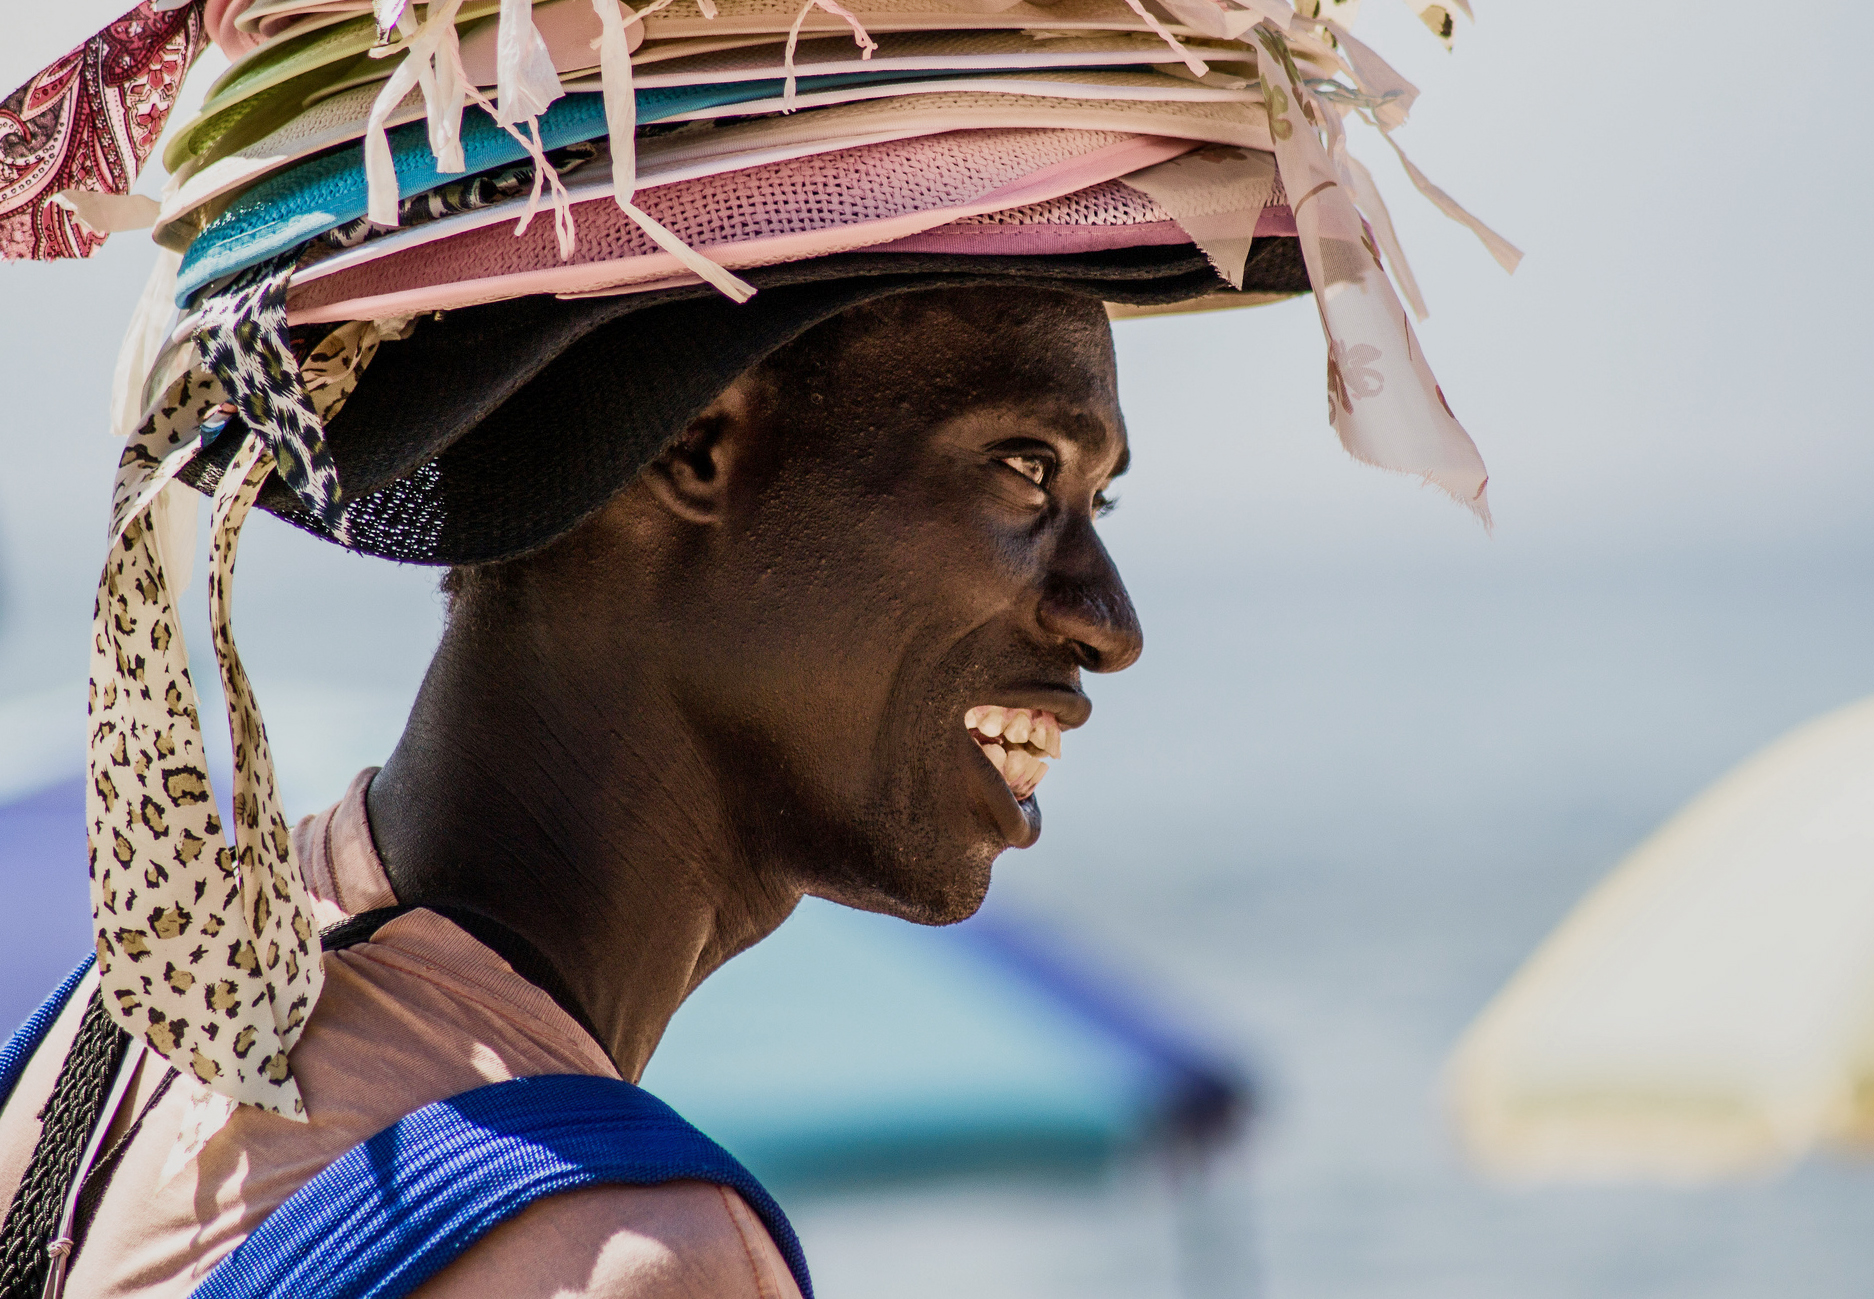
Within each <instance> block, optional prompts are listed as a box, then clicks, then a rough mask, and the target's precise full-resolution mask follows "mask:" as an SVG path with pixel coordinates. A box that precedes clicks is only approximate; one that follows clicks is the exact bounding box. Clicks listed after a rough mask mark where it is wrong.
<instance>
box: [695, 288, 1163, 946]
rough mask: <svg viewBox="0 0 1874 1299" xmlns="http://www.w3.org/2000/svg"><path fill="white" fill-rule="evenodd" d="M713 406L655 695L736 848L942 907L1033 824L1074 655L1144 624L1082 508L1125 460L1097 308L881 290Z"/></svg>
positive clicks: (1123, 661)
mask: <svg viewBox="0 0 1874 1299" xmlns="http://www.w3.org/2000/svg"><path fill="white" fill-rule="evenodd" d="M718 410H719V411H726V412H727V414H726V416H725V417H724V418H725V420H726V423H727V425H728V426H727V427H725V428H723V430H722V432H721V437H722V438H724V439H725V440H730V441H738V440H739V445H737V446H734V447H732V448H731V449H730V450H729V452H728V454H727V456H726V460H724V461H723V463H726V466H727V467H726V469H723V470H722V471H721V472H723V473H725V474H726V475H727V481H726V482H724V483H722V484H721V485H720V490H721V492H722V494H723V499H724V505H723V511H722V516H721V520H720V522H719V524H718V525H717V526H715V527H714V528H712V529H709V530H708V531H707V532H706V533H705V534H704V535H703V536H702V537H699V538H698V541H699V544H700V545H701V547H702V551H703V552H704V553H699V554H697V555H696V556H695V558H696V560H697V561H698V562H696V563H695V564H693V565H685V566H684V567H685V569H686V570H687V572H686V575H685V580H686V581H687V582H688V584H689V585H688V589H687V590H686V591H685V592H683V593H682V595H683V597H684V598H685V599H687V601H688V607H689V608H690V609H692V610H693V611H694V613H695V614H696V615H697V616H696V617H695V618H694V619H686V620H685V621H686V622H687V623H688V626H687V628H685V629H684V630H685V634H684V635H683V640H684V641H685V642H686V644H685V649H684V651H683V652H684V653H685V655H686V657H687V659H688V663H687V671H685V672H683V673H682V674H680V678H679V679H681V680H683V681H684V682H685V685H684V687H683V693H684V696H685V697H684V698H682V699H680V700H677V701H675V702H677V703H678V705H679V706H680V707H681V708H682V709H683V711H684V712H685V713H686V714H687V715H688V716H689V717H690V718H691V719H692V722H693V725H694V731H695V734H696V736H697V739H698V741H699V745H700V747H701V749H702V752H701V753H699V754H698V755H697V756H699V757H702V758H703V759H704V761H703V762H702V764H701V767H702V768H704V769H706V770H707V771H709V772H710V776H709V779H710V780H711V781H712V783H716V787H717V789H719V790H720V791H721V796H722V797H724V798H725V799H726V800H727V801H728V803H729V805H730V810H731V815H732V817H733V819H734V823H735V825H736V838H737V839H738V840H739V842H740V844H741V846H742V851H743V852H744V853H745V854H746V860H747V861H748V862H749V864H750V865H751V866H752V867H753V868H755V869H756V870H759V871H772V870H783V871H787V872H790V873H791V874H792V875H793V877H794V879H795V882H796V886H797V887H800V888H801V889H803V890H804V891H805V892H808V893H813V894H817V895H820V896H824V897H828V898H831V899H833V900H836V901H840V902H843V903H846V904H848V905H852V906H857V907H862V908H865V909H868V910H877V911H884V912H889V913H893V914H897V915H901V916H904V917H906V918H908V919H912V920H917V921H922V922H925V923H938V924H941V923H948V922H952V921H955V920H959V919H962V918H963V917H965V916H967V915H969V914H970V913H971V912H972V911H974V910H975V909H976V907H977V906H979V905H980V904H981V901H982V898H983V895H984V893H985V891H986V890H987V888H988V883H989V872H990V867H991V864H992V863H993V862H994V860H995V858H996V857H997V856H998V855H999V854H1000V853H1001V852H1002V851H1003V850H1004V849H1005V848H1008V847H1010V846H1014V847H1026V846H1028V845H1029V844H1031V843H1033V842H1034V841H1035V839H1036V838H1037V837H1038V836H1039V834H1040V830H1041V812H1040V807H1039V804H1038V802H1037V799H1036V796H1035V793H1034V785H1035V784H1036V783H1038V780H1039V778H1040V776H1041V775H1042V774H1045V773H1044V771H1043V769H1042V764H1041V761H1040V755H1042V754H1044V753H1046V754H1057V753H1058V752H1059V747H1060V731H1061V730H1063V729H1071V728H1072V727H1075V726H1079V725H1081V724H1082V723H1084V722H1085V721H1086V720H1087V718H1088V716H1089V714H1090V712H1091V705H1090V703H1089V701H1088V700H1087V698H1086V696H1085V695H1084V694H1083V693H1082V691H1081V672H1082V670H1083V669H1084V670H1089V671H1102V672H1104V671H1117V670H1118V669H1120V668H1123V667H1126V666H1127V665H1129V664H1130V663H1132V662H1133V660H1135V659H1136V658H1137V657H1138V654H1139V650H1140V646H1141V639H1140V631H1139V627H1138V622H1137V618H1136V616H1135V614H1134V612H1133V609H1132V606H1131V603H1130V601H1129V599H1128V597H1127V595H1126V592H1125V588H1124V586H1123V585H1122V583H1121V581H1120V579H1119V575H1118V573H1117V572H1116V570H1115V569H1114V567H1113V565H1112V562H1111V560H1110V559H1109V557H1108V556H1107V554H1106V551H1105V549H1104V547H1103V546H1102V545H1101V543H1100V541H1099V538H1098V537H1097V535H1096V534H1095V532H1094V520H1095V519H1096V517H1097V516H1098V515H1099V513H1100V512H1101V510H1102V508H1103V507H1104V505H1105V504H1106V495H1105V494H1106V491H1107V489H1108V487H1109V485H1110V484H1111V481H1112V479H1113V478H1114V476H1115V475H1116V474H1118V473H1120V472H1122V471H1123V469H1124V467H1125V461H1126V457H1127V446H1126V437H1125V430H1124V425H1123V422H1122V420H1121V417H1120V413H1119V407H1118V402H1117V394H1116V387H1115V376H1114V369H1113V355H1112V345H1111V338H1110V334H1109V332H1108V327H1107V323H1106V319H1105V315H1104V313H1103V311H1102V309H1101V308H1100V305H1099V304H1098V303H1096V302H1091V301H1086V300H1081V299H1075V298H1068V297H1065V296H1059V295H1051V294H1038V293H1034V292H1026V291H1023V292H1017V291H1009V290H989V289H976V290H956V291H949V292H941V293H927V294H920V295H916V296H914V297H909V298H903V299H896V300H887V301H886V302H885V303H884V304H883V305H882V306H880V307H874V308H866V309H861V310H859V311H856V312H851V313H848V314H847V315H846V316H843V317H840V318H838V319H836V320H834V321H832V322H829V324H827V325H824V326H821V327H820V328H819V329H817V330H815V331H812V332H811V333H809V334H808V335H807V336H806V337H805V338H803V339H802V340H801V341H800V342H798V343H796V344H794V345H792V346H791V347H790V348H788V349H784V351H783V352H782V353H780V354H778V355H777V356H776V357H775V358H773V359H772V360H771V361H770V362H769V363H768V364H766V365H764V366H762V367H760V368H758V370H757V371H755V372H753V373H752V374H751V375H749V376H745V378H744V380H742V381H741V382H739V383H738V385H737V388H736V389H735V390H732V391H731V393H730V394H728V396H727V400H726V402H725V403H724V404H723V405H719V407H718ZM705 426H707V421H705ZM701 449H702V448H698V450H699V451H700V450H701ZM683 454H694V453H692V452H682V453H680V455H683ZM703 472H709V473H713V472H716V470H715V469H714V468H706V469H705V470H704V471H703ZM672 603H673V604H682V603H684V600H676V599H673V601H672ZM1070 743H1071V742H1070ZM699 774H700V772H699Z"/></svg>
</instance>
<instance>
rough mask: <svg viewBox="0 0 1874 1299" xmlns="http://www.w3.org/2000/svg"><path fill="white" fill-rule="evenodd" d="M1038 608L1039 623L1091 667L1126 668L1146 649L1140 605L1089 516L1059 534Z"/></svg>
mask: <svg viewBox="0 0 1874 1299" xmlns="http://www.w3.org/2000/svg"><path fill="white" fill-rule="evenodd" d="M1037 612H1038V616H1039V618H1040V622H1041V629H1042V630H1043V631H1044V632H1046V633H1048V634H1049V635H1051V636H1058V637H1060V638H1061V640H1062V641H1064V642H1066V644H1067V646H1068V648H1069V649H1071V650H1072V651H1073V653H1074V657H1075V658H1076V659H1077V660H1078V662H1079V664H1080V666H1081V667H1083V668H1085V669H1086V670H1087V671H1089V672H1118V671H1120V670H1121V669H1123V668H1129V667H1131V666H1132V665H1133V664H1134V663H1136V662H1138V659H1139V655H1140V653H1142V652H1143V651H1144V649H1145V632H1144V631H1143V630H1142V629H1141V628H1140V626H1139V614H1138V610H1136V609H1134V608H1133V607H1132V597H1131V596H1129V595H1127V594H1126V584H1125V583H1124V582H1123V581H1121V580H1120V577H1119V569H1118V568H1117V567H1116V566H1115V565H1114V564H1113V557H1112V556H1111V555H1109V554H1107V553H1106V547H1105V546H1104V545H1102V544H1101V543H1100V538H1099V534H1098V533H1096V532H1094V530H1093V527H1092V524H1091V523H1090V522H1085V523H1082V524H1081V526H1079V527H1077V528H1075V529H1074V530H1073V532H1072V533H1071V534H1070V535H1069V536H1067V537H1064V538H1063V539H1062V545H1061V547H1060V549H1059V550H1057V551H1056V552H1055V555H1054V563H1053V564H1051V565H1050V566H1049V569H1048V573H1047V576H1046V578H1045V579H1044V580H1043V583H1042V590H1041V607H1040V609H1039V610H1038V611H1037Z"/></svg>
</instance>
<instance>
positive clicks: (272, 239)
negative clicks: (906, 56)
mask: <svg viewBox="0 0 1874 1299" xmlns="http://www.w3.org/2000/svg"><path fill="white" fill-rule="evenodd" d="M968 75H973V74H971V73H967V72H907V71H897V72H890V71H886V72H850V73H840V74H837V75H834V76H824V77H801V78H800V79H799V80H798V82H797V83H796V84H797V87H798V89H799V90H800V92H801V93H802V94H806V93H808V92H810V91H814V90H833V89H837V88H839V87H842V86H852V85H866V84H873V83H881V82H896V81H939V80H944V79H946V78H951V77H958V76H968ZM784 84H785V83H784V82H783V81H781V80H780V79H778V78H777V79H774V80H770V81H736V82H729V83H726V84H723V85H713V86H652V87H649V88H646V89H643V90H640V91H638V92H637V100H638V123H639V125H648V124H649V123H651V122H660V121H663V120H664V119H665V118H670V117H675V116H677V115H678V114H680V113H693V112H697V111H699V110H701V109H705V108H718V107H721V106H722V105H724V104H744V103H749V102H751V101H753V100H759V99H772V98H774V97H776V96H777V95H779V94H781V92H782V88H783V86H784ZM604 134H605V101H604V97H603V96H602V95H597V94H588V93H575V94H569V95H564V96H562V97H561V98H559V99H556V100H554V101H553V103H552V105H551V106H549V107H548V109H547V111H546V112H545V113H542V114H541V115H540V142H541V144H542V145H543V146H544V147H546V148H547V149H559V148H563V147H565V146H566V145H569V144H577V143H578V142H579V141H581V140H594V139H597V138H598V137H600V136H602V135H604ZM387 138H388V139H389V141H390V155H391V163H392V165H393V166H394V168H395V169H396V172H397V192H398V194H399V195H400V196H401V197H403V198H409V197H411V196H412V195H415V194H421V193H424V192H426V191H428V190H432V189H435V188H437V187H438V186H440V185H446V184H448V183H449V182H451V181H456V180H461V179H462V178H463V177H465V176H472V175H474V174H475V173H477V172H482V171H487V170H488V169H489V168H490V167H500V166H504V165H506V164H507V163H510V162H518V161H520V160H521V159H522V158H525V157H526V156H527V152H526V150H524V149H522V148H521V146H520V145H519V144H518V143H516V142H515V140H514V137H513V136H511V135H509V134H508V133H507V132H506V131H504V130H503V129H501V128H500V127H499V126H497V125H495V120H494V118H492V117H490V116H489V115H488V114H487V113H485V112H482V111H481V110H480V109H478V108H471V109H469V110H467V111H465V112H464V113H463V114H462V156H463V162H464V164H465V166H464V170H462V171H459V172H449V173H446V174H445V173H443V172H440V171H438V170H436V155H435V154H433V153H431V152H430V148H429V128H428V126H426V125H425V124H424V123H422V122H407V123H405V124H404V125H402V126H399V127H396V128H394V129H393V130H391V131H389V132H387ZM366 196H367V186H366V184H365V178H364V145H363V143H362V142H360V143H356V144H350V145H346V146H345V147H343V148H340V149H335V150H333V151H332V152H331V153H327V154H321V155H320V156H318V157H316V158H312V159H309V160H308V161H306V162H302V163H300V164H298V165H297V166H293V167H289V168H287V169H286V170H285V171H282V172H279V173H277V174H276V175H273V176H270V177H268V178H267V179H265V180H263V181H261V182H260V183H259V184H257V185H255V186H254V187H253V188H252V189H249V190H248V191H247V192H245V193H244V194H242V195H241V197H240V198H238V199H236V200H235V201H234V203H233V204H232V205H231V206H230V207H229V208H228V209H227V210H226V211H225V212H223V213H221V214H220V215H219V216H217V217H216V218H215V219H214V220H212V221H210V222H209V223H208V224H207V225H206V226H204V227H203V229H202V232H201V234H199V235H197V236H196V237H195V240H194V242H193V243H191V244H190V245H189V251H188V252H187V253H185V254H184V255H183V258H182V268H181V270H180V272H179V273H178V274H177V276H176V305H177V306H179V307H185V308H186V307H187V306H188V302H189V299H190V297H191V296H193V295H194V293H195V292H196V291H197V290H198V289H200V288H201V287H202V286H203V285H205V284H208V283H210V282H211V281H214V280H218V279H220V278H221V277H222V276H224V275H231V274H233V273H234V272H235V271H239V270H244V269H246V268H247V267H249V266H252V265H254V264H255V263H257V262H262V261H265V260H266V259H267V258H269V257H273V256H276V255H277V254H279V253H283V252H285V251H286V250H287V249H289V248H293V247H296V246H298V245H299V244H302V243H304V242H305V241H306V240H308V239H311V238H312V237H313V236H315V235H320V234H324V233H325V232H326V231H327V230H332V229H336V228H337V227H339V226H341V225H344V224H345V223H346V222H347V221H355V220H356V219H357V218H359V217H361V216H363V215H364V214H365V203H366Z"/></svg>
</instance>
